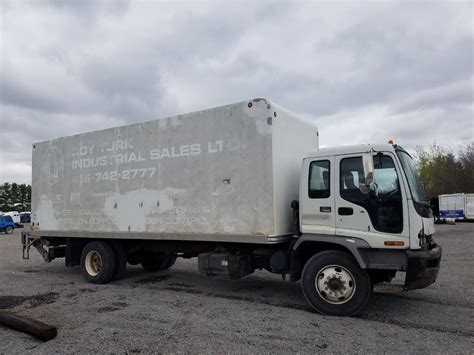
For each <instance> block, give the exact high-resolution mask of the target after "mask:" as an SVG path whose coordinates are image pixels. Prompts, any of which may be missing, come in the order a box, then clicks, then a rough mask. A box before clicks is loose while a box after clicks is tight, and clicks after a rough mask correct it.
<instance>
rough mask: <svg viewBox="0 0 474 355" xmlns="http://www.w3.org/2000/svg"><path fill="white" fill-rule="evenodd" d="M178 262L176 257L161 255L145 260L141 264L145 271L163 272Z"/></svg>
mask: <svg viewBox="0 0 474 355" xmlns="http://www.w3.org/2000/svg"><path fill="white" fill-rule="evenodd" d="M175 262H176V256H174V255H159V256H154V257H147V258H144V259H143V260H142V262H141V264H142V267H143V269H144V270H145V271H162V270H167V269H169V268H170V267H172V266H173V265H174V263H175Z"/></svg>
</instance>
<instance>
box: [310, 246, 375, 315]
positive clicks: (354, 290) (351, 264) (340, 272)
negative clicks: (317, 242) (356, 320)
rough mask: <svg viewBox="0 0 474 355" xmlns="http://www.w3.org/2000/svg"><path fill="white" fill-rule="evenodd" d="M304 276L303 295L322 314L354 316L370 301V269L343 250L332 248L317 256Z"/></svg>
mask: <svg viewBox="0 0 474 355" xmlns="http://www.w3.org/2000/svg"><path fill="white" fill-rule="evenodd" d="M302 276H303V277H302V288H303V294H304V296H305V298H306V300H307V301H308V303H309V304H310V305H311V306H312V307H313V308H314V309H315V310H316V311H317V312H319V313H322V314H326V315H334V316H351V315H354V314H356V313H358V312H360V311H361V310H362V309H363V308H364V307H365V305H366V303H367V301H368V300H369V297H370V293H371V284H370V278H369V275H368V273H367V271H365V270H363V269H361V268H360V267H359V265H358V264H357V262H356V261H355V260H354V258H353V257H352V256H350V255H348V254H346V253H344V252H341V251H336V250H330V251H323V252H321V253H318V254H316V255H314V256H313V257H312V258H311V259H309V260H308V262H307V263H306V265H305V267H304V269H303V275H302Z"/></svg>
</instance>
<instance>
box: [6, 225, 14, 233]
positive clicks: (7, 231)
mask: <svg viewBox="0 0 474 355" xmlns="http://www.w3.org/2000/svg"><path fill="white" fill-rule="evenodd" d="M12 233H13V227H12V226H8V227H7V228H5V234H12Z"/></svg>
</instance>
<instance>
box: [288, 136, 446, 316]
mask: <svg viewBox="0 0 474 355" xmlns="http://www.w3.org/2000/svg"><path fill="white" fill-rule="evenodd" d="M299 226H300V232H299V234H300V236H299V238H298V240H297V242H296V243H295V245H294V246H293V250H294V251H295V256H294V257H293V260H301V259H302V260H303V262H302V263H301V265H300V267H299V268H298V267H294V270H293V271H292V278H293V279H298V278H299V277H300V276H301V275H300V270H301V269H303V265H304V270H302V278H303V291H304V293H305V296H306V297H307V299H308V301H309V302H310V303H311V304H312V305H313V306H314V307H315V308H316V309H317V310H319V311H320V312H322V313H328V314H334V313H335V312H336V313H337V311H335V309H336V308H337V307H338V306H339V307H340V308H341V309H344V313H345V314H347V313H348V312H349V313H351V311H350V310H348V307H347V306H344V305H345V304H350V303H354V300H355V299H356V298H357V297H356V296H358V295H357V293H358V292H361V291H363V289H365V288H366V287H367V285H370V286H368V287H369V288H372V287H373V286H374V285H376V284H380V283H387V284H388V283H389V282H390V281H391V280H392V279H393V277H394V276H395V274H396V272H397V271H403V272H404V273H405V280H404V283H403V284H402V285H399V286H400V287H401V288H403V289H414V288H420V287H426V286H428V285H429V284H431V283H433V282H434V281H435V279H436V276H437V273H438V270H439V261H440V258H441V248H440V247H439V246H438V245H436V244H435V243H434V241H433V238H432V235H433V233H434V221H433V215H432V212H431V209H430V206H429V203H428V202H427V201H426V197H425V193H424V190H423V186H422V184H421V182H420V180H419V178H418V175H417V174H416V170H415V167H414V164H413V160H412V158H411V156H410V155H409V154H408V153H407V152H406V151H405V150H404V149H403V148H402V147H400V146H397V145H393V144H384V145H357V146H344V147H338V148H328V149H318V150H315V151H312V152H311V153H310V154H308V155H307V156H306V157H305V158H304V160H303V165H302V173H301V180H300V201H299ZM311 249H313V250H323V251H324V252H325V255H322V256H325V257H326V259H328V261H327V262H326V264H332V265H325V264H324V261H323V262H322V263H321V255H320V256H319V258H318V257H317V255H318V254H316V257H315V256H312V258H314V260H315V262H314V263H315V264H317V266H316V267H315V268H313V267H310V269H318V268H319V269H318V270H316V271H315V270H311V272H310V274H311V275H310V276H309V277H308V276H307V275H305V273H308V272H309V271H308V269H307V268H308V265H310V264H311V263H310V260H307V261H306V260H305V258H304V254H305V253H307V254H308V255H313V254H314V252H309V253H308V250H311ZM324 249H326V250H324ZM331 253H332V254H331ZM348 255H349V256H352V258H353V260H352V261H355V263H356V264H357V265H352V264H351V263H347V261H348V259H347V256H348ZM349 261H351V260H349ZM360 271H362V274H363V276H361V275H359V276H357V274H359V273H360ZM308 278H309V281H308V280H306V281H308V282H309V285H307V287H306V288H307V290H306V291H305V285H304V283H305V279H308ZM357 278H360V280H359V281H358V280H357ZM318 280H319V281H321V280H323V281H322V282H319V281H318ZM361 284H362V287H361ZM348 285H352V287H349V286H348ZM356 285H358V286H356ZM392 286H393V285H392ZM357 287H359V288H358V289H357ZM314 288H315V289H316V291H317V292H316V294H315V293H314V292H313V291H314ZM360 299H361V300H363V299H364V297H360ZM341 306H342V307H341ZM349 308H350V307H349ZM356 308H357V307H356ZM354 309H355V308H354Z"/></svg>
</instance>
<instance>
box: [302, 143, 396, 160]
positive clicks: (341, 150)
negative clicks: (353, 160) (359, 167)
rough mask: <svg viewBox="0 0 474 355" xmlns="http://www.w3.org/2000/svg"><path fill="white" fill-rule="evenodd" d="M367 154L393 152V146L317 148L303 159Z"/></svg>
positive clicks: (369, 145)
mask: <svg viewBox="0 0 474 355" xmlns="http://www.w3.org/2000/svg"><path fill="white" fill-rule="evenodd" d="M369 152H395V145H392V144H355V145H343V146H338V147H329V148H319V149H314V150H312V151H311V152H309V153H308V154H306V156H305V159H307V158H319V157H327V156H333V155H346V154H357V153H369Z"/></svg>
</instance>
